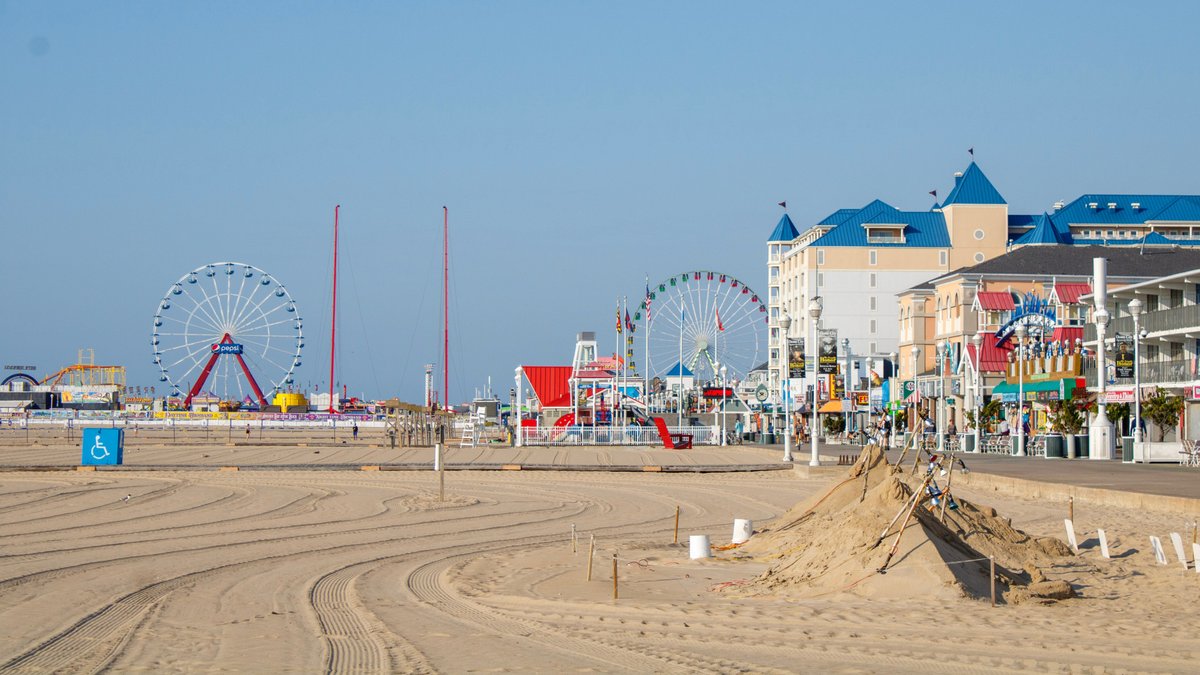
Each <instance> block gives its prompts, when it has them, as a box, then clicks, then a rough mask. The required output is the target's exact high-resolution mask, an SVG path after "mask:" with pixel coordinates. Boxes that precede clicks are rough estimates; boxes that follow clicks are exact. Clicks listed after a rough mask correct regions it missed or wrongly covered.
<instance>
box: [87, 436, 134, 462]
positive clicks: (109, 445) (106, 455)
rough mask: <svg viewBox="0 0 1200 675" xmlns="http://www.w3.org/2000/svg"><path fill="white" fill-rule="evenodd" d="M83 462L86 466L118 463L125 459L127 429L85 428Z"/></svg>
mask: <svg viewBox="0 0 1200 675" xmlns="http://www.w3.org/2000/svg"><path fill="white" fill-rule="evenodd" d="M82 450H83V454H82V457H81V459H82V464H83V465H84V466H104V465H117V464H121V463H122V462H123V461H124V460H125V430H124V429H112V428H110V429H103V428H101V429H97V428H85V429H84V430H83V443H82Z"/></svg>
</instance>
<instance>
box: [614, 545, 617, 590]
mask: <svg viewBox="0 0 1200 675" xmlns="http://www.w3.org/2000/svg"><path fill="white" fill-rule="evenodd" d="M616 599H617V553H616V551H614V552H613V600H616Z"/></svg>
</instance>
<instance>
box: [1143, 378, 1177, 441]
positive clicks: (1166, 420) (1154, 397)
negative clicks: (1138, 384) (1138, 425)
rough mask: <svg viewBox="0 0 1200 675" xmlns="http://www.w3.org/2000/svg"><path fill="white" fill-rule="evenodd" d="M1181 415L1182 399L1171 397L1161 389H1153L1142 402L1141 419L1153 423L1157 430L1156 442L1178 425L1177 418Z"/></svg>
mask: <svg viewBox="0 0 1200 675" xmlns="http://www.w3.org/2000/svg"><path fill="white" fill-rule="evenodd" d="M1182 413H1183V399H1182V398H1180V397H1178V396H1172V395H1171V394H1169V393H1168V392H1167V391H1166V390H1165V389H1163V388H1162V387H1155V389H1154V393H1153V394H1151V395H1150V396H1148V397H1146V398H1145V399H1143V400H1142V419H1146V420H1149V421H1151V422H1153V423H1154V427H1155V428H1156V429H1157V430H1158V440H1159V442H1161V441H1162V440H1163V439H1164V437H1165V436H1166V434H1167V429H1174V428H1175V427H1176V426H1178V425H1179V416H1180V415H1181V414H1182Z"/></svg>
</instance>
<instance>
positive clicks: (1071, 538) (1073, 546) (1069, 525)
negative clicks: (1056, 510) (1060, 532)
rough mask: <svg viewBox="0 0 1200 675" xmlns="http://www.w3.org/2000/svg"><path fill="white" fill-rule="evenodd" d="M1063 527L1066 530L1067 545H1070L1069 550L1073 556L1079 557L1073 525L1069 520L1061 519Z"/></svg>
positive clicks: (1077, 542)
mask: <svg viewBox="0 0 1200 675" xmlns="http://www.w3.org/2000/svg"><path fill="white" fill-rule="evenodd" d="M1063 525H1064V526H1065V527H1066V528H1067V543H1069V544H1070V545H1071V550H1072V551H1075V555H1079V541H1078V540H1076V539H1075V523H1073V522H1071V519H1070V518H1063Z"/></svg>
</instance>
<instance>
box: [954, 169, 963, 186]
mask: <svg viewBox="0 0 1200 675" xmlns="http://www.w3.org/2000/svg"><path fill="white" fill-rule="evenodd" d="M961 182H962V172H961V171H955V172H954V187H958V184H959V183H961Z"/></svg>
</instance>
